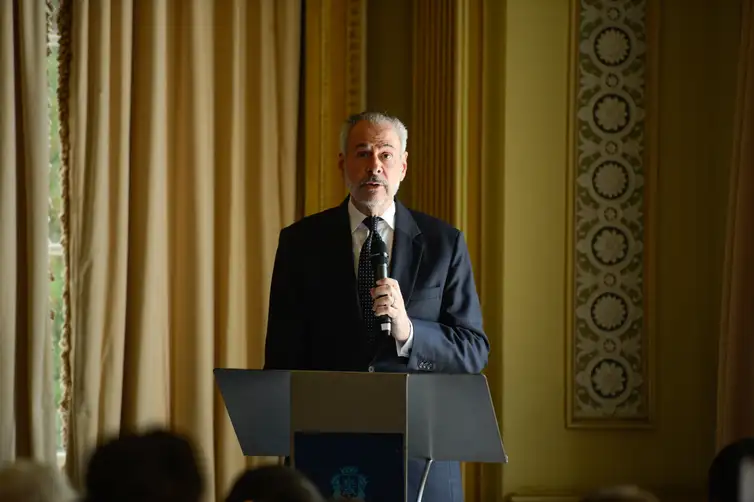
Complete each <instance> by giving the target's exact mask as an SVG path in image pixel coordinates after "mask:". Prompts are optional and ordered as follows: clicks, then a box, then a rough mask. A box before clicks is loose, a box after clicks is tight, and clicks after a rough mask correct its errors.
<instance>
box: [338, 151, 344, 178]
mask: <svg viewBox="0 0 754 502" xmlns="http://www.w3.org/2000/svg"><path fill="white" fill-rule="evenodd" d="M345 167H346V156H345V155H343V153H339V154H338V169H339V170H340V172H341V173H342V172H343V169H345Z"/></svg>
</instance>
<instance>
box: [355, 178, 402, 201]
mask: <svg viewBox="0 0 754 502" xmlns="http://www.w3.org/2000/svg"><path fill="white" fill-rule="evenodd" d="M344 178H345V181H346V188H348V191H349V193H351V194H353V193H354V192H355V193H358V190H357V189H359V188H362V187H363V186H364V185H365V184H366V183H370V182H376V183H380V184H381V185H382V187H383V188H384V189H385V192H386V197H385V198H384V199H367V200H360V199H356V200H357V201H358V202H359V203H361V204H363V205H364V206H365V207H367V208H369V209H376V208H378V207H380V206H381V205H382V204H383V203H385V201H390V200H393V199H394V198H395V196H396V194H397V193H398V189H399V188H400V186H401V183H400V181H399V182H397V183H396V184H395V185H393V186H392V187H391V186H390V184H389V183H388V182H387V181H385V180H383V179H380V178H377V177H371V178H367V179H366V180H362V181H358V182H352V181H351V180H350V179H348V176H347V175H345V176H344Z"/></svg>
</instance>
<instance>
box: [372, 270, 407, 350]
mask: <svg viewBox="0 0 754 502" xmlns="http://www.w3.org/2000/svg"><path fill="white" fill-rule="evenodd" d="M372 299H373V300H374V306H373V307H372V309H373V310H374V314H375V315H376V316H377V317H379V316H383V315H386V316H389V317H390V321H391V322H392V324H393V329H392V331H391V333H392V335H393V338H395V339H396V340H397V341H399V342H405V341H406V340H408V335H409V332H410V330H411V323H410V322H409V320H408V314H407V313H406V305H405V304H404V303H403V295H402V294H401V287H400V286H399V285H398V281H396V280H395V279H390V278H388V279H380V280H379V281H377V287H376V288H372Z"/></svg>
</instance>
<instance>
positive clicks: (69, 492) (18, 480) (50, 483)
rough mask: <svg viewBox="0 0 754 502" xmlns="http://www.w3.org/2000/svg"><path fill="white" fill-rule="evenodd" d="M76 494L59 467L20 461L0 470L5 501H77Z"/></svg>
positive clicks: (0, 496) (0, 492)
mask: <svg viewBox="0 0 754 502" xmlns="http://www.w3.org/2000/svg"><path fill="white" fill-rule="evenodd" d="M76 499H77V494H76V492H75V491H74V490H73V489H72V488H71V485H70V484H69V483H68V479H67V478H66V477H65V475H64V474H63V473H62V472H61V470H60V469H59V468H58V466H57V465H47V464H41V463H38V462H34V461H32V460H26V459H23V460H17V461H15V462H12V463H10V464H7V465H5V466H3V467H2V468H0V501H2V502H74V501H75V500H76Z"/></svg>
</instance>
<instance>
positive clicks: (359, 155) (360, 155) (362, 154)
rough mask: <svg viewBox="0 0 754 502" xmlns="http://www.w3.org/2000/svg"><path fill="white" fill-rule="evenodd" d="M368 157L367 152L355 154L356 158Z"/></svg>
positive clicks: (368, 153)
mask: <svg viewBox="0 0 754 502" xmlns="http://www.w3.org/2000/svg"><path fill="white" fill-rule="evenodd" d="M369 155H370V152H368V151H361V152H356V156H357V157H369Z"/></svg>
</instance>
